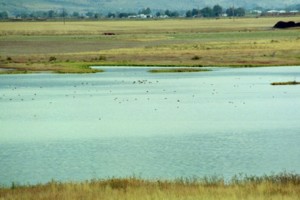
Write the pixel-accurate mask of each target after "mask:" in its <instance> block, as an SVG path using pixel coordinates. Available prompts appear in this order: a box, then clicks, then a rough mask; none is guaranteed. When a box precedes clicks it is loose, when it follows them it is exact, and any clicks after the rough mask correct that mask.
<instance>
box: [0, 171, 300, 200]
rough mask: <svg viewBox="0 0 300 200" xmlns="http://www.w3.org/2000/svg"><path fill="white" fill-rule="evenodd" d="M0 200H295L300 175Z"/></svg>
mask: <svg viewBox="0 0 300 200" xmlns="http://www.w3.org/2000/svg"><path fill="white" fill-rule="evenodd" d="M0 199H3V200H4V199H10V200H19V199H22V200H35V199H44V200H52V199H65V200H77V199H78V200H79V199H85V200H94V199H101V200H113V199H119V200H122V199H126V200H129V199H130V200H135V199H136V200H138V199H153V200H160V199H164V200H182V199H190V200H202V199H203V200H215V199H222V200H232V199H245V200H265V199H272V200H298V199H300V175H299V174H293V173H282V174H278V175H271V176H262V177H256V176H251V177H242V178H240V177H234V178H233V179H232V180H231V181H229V182H226V181H225V180H224V179H223V178H218V177H206V178H202V179H197V178H191V179H178V180H173V181H164V180H152V181H151V180H143V179H138V178H124V179H118V178H113V179H108V180H92V181H85V182H79V183H76V182H71V183H61V182H55V181H52V182H49V183H47V184H38V185H17V184H15V183H13V184H12V185H11V187H0Z"/></svg>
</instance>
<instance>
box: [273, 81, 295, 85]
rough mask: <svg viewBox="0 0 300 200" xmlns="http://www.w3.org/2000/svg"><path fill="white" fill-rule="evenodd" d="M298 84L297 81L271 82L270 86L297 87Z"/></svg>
mask: <svg viewBox="0 0 300 200" xmlns="http://www.w3.org/2000/svg"><path fill="white" fill-rule="evenodd" d="M299 84H300V82H297V81H287V82H273V83H271V85H299Z"/></svg>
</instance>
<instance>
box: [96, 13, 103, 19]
mask: <svg viewBox="0 0 300 200" xmlns="http://www.w3.org/2000/svg"><path fill="white" fill-rule="evenodd" d="M101 16H102V15H101V14H100V13H95V15H94V18H95V19H99V18H101Z"/></svg>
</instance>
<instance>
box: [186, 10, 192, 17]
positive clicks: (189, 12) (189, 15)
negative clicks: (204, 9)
mask: <svg viewBox="0 0 300 200" xmlns="http://www.w3.org/2000/svg"><path fill="white" fill-rule="evenodd" d="M185 17H193V12H192V11H191V10H188V11H186V13H185Z"/></svg>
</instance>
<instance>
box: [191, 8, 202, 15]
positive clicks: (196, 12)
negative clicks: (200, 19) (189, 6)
mask: <svg viewBox="0 0 300 200" xmlns="http://www.w3.org/2000/svg"><path fill="white" fill-rule="evenodd" d="M192 15H193V17H194V16H199V15H200V10H199V9H195V8H194V9H193V10H192Z"/></svg>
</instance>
